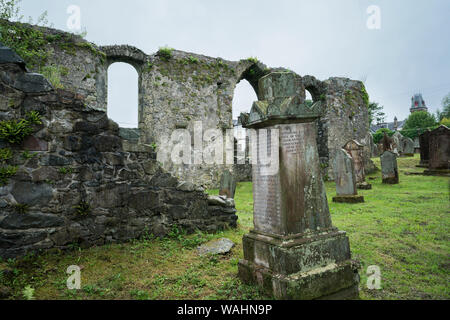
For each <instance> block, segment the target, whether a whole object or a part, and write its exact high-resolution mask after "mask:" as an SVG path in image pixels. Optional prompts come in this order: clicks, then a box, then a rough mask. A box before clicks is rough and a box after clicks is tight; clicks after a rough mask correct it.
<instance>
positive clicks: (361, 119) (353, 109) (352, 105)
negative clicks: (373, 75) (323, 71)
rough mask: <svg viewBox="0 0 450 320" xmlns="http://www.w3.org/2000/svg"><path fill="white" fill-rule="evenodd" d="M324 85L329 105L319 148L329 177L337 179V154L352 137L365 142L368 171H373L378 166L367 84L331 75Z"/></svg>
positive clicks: (322, 118) (323, 119)
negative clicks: (372, 156)
mask: <svg viewBox="0 0 450 320" xmlns="http://www.w3.org/2000/svg"><path fill="white" fill-rule="evenodd" d="M324 84H325V86H326V93H325V103H326V107H325V109H324V112H323V115H322V117H321V119H320V122H321V124H320V126H319V128H320V129H321V132H320V133H321V134H322V136H323V138H322V141H321V143H320V144H321V146H320V147H319V150H320V151H322V153H321V154H320V151H319V154H320V155H321V162H322V167H323V168H327V169H326V173H325V174H326V175H327V176H328V179H330V180H333V179H334V177H333V168H332V167H331V164H332V163H333V161H332V160H333V159H334V155H335V153H336V151H337V150H339V149H341V148H342V147H343V146H344V145H345V144H346V143H347V142H348V141H350V140H356V141H358V142H359V143H360V144H362V145H364V152H363V157H364V163H365V168H366V172H370V171H371V170H373V167H374V166H373V163H372V161H371V160H370V157H371V142H372V140H371V136H370V130H369V121H368V119H369V109H368V103H369V100H368V99H369V98H368V95H367V92H366V90H365V87H364V84H363V83H362V82H361V81H354V80H350V79H346V78H330V79H328V80H326V81H324ZM324 151H325V152H324ZM327 158H328V159H327Z"/></svg>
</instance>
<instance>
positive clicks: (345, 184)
mask: <svg viewBox="0 0 450 320" xmlns="http://www.w3.org/2000/svg"><path fill="white" fill-rule="evenodd" d="M333 169H334V176H335V181H336V193H337V195H338V196H352V195H356V194H357V190H356V176H355V172H354V167H353V160H352V157H350V155H349V154H348V153H347V151H345V150H344V149H340V150H338V151H337V152H336V156H335V158H334V166H333Z"/></svg>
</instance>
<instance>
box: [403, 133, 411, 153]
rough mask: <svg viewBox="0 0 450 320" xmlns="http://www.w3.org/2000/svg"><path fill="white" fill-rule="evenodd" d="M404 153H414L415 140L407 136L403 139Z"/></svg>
mask: <svg viewBox="0 0 450 320" xmlns="http://www.w3.org/2000/svg"><path fill="white" fill-rule="evenodd" d="M403 153H404V154H414V141H413V140H412V139H411V138H408V137H405V138H404V139H403Z"/></svg>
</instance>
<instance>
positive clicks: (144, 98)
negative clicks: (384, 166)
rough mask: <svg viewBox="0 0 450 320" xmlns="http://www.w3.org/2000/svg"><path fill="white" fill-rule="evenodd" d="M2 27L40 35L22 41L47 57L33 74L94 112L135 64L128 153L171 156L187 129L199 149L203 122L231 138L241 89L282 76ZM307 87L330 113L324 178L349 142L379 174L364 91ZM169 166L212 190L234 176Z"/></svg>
mask: <svg viewBox="0 0 450 320" xmlns="http://www.w3.org/2000/svg"><path fill="white" fill-rule="evenodd" d="M0 25H3V26H7V28H10V29H11V30H12V31H13V32H24V31H23V30H29V29H31V30H33V32H37V34H38V35H37V36H36V35H35V36H34V37H32V38H30V39H25V40H24V41H22V42H27V43H28V42H29V43H33V41H34V42H36V43H37V45H36V46H35V47H36V48H42V52H45V54H44V53H42V52H41V51H39V52H40V53H39V55H38V58H39V59H32V58H33V57H31V58H29V57H27V58H29V60H33V62H36V63H34V64H33V65H32V66H30V65H28V67H29V68H30V70H32V71H35V72H43V73H44V74H45V75H46V76H47V77H48V78H49V79H50V80H51V82H52V83H54V82H56V84H57V85H58V86H61V88H64V89H66V90H70V91H73V92H75V93H77V94H79V95H82V96H83V97H84V98H85V103H86V104H87V105H88V106H89V107H90V108H92V109H95V110H101V111H106V109H107V105H106V102H107V82H108V81H107V71H108V67H109V66H110V65H111V64H112V63H115V62H125V63H129V64H131V65H132V66H133V67H134V68H135V69H136V71H137V73H138V77H139V106H138V108H139V112H138V114H139V128H138V130H135V131H134V132H132V133H133V137H132V139H131V140H133V141H132V142H129V138H130V131H126V130H121V133H120V134H121V135H122V136H123V134H125V136H123V137H125V138H126V140H125V142H124V145H123V147H124V150H126V151H142V150H147V149H148V148H149V146H153V147H156V151H157V153H158V154H159V155H162V154H166V152H167V151H170V150H171V149H172V148H173V146H174V145H175V144H176V143H177V142H176V141H172V143H170V142H168V138H170V135H171V134H172V133H173V131H174V130H176V129H188V131H189V132H190V135H191V146H193V145H194V134H193V127H194V124H195V122H196V121H201V122H202V127H203V130H207V129H219V130H221V131H222V132H223V133H225V131H226V130H227V129H229V130H232V129H233V126H232V100H233V95H234V89H235V87H236V84H237V83H238V82H239V81H240V80H242V79H246V80H248V81H249V83H250V84H251V85H252V86H253V88H254V89H255V92H256V94H257V96H260V94H259V92H258V80H259V79H260V78H261V77H262V76H264V75H266V74H268V73H270V72H271V71H276V70H283V69H281V68H279V69H272V68H267V67H266V66H265V65H263V64H262V63H260V62H258V61H256V60H255V59H245V60H240V61H226V60H224V59H221V58H212V57H207V56H203V55H197V54H193V53H187V52H182V51H177V50H171V51H170V52H169V54H167V52H163V51H158V52H157V53H155V54H150V55H148V54H146V53H144V52H142V51H141V50H139V49H138V48H135V47H132V46H127V45H120V46H103V47H97V46H96V45H95V44H92V43H89V42H87V41H85V40H83V39H82V38H80V37H78V36H75V35H72V34H69V33H65V32H62V31H58V30H54V29H49V28H40V27H35V26H30V25H26V24H18V23H10V22H7V21H5V20H0ZM4 29H5V28H2V29H1V30H4ZM8 34H9V33H8ZM2 35H3V34H2ZM8 37H9V36H8ZM36 37H37V38H39V41H37V40H36V39H35V38H36ZM17 39H18V38H17V37H11V38H10V39H9V40H10V41H11V43H12V44H16V45H17V41H18V40H17ZM6 44H8V43H6ZM19 47H20V45H19ZM25 52H27V51H26V50H25ZM41 55H42V56H43V57H41ZM44 58H45V59H44ZM25 60H26V61H27V59H25ZM34 60H36V61H34ZM27 62H28V61H27ZM302 79H303V83H304V86H305V89H307V90H309V91H310V92H311V94H312V96H313V99H314V101H315V102H317V101H322V103H323V105H324V106H325V107H324V112H323V115H322V117H321V118H320V119H319V120H318V123H317V128H318V147H319V155H320V159H321V167H322V170H323V175H324V177H326V178H329V179H332V178H333V174H332V168H330V167H329V164H330V163H332V161H330V160H331V158H332V157H333V154H334V152H335V150H337V149H339V148H341V147H342V146H343V145H344V144H345V143H346V142H347V141H348V140H350V139H354V140H357V141H358V142H359V143H361V144H363V145H365V146H366V147H365V160H366V168H369V167H371V166H373V165H372V164H371V162H370V157H369V153H370V146H369V145H370V136H369V125H368V120H367V119H368V110H367V104H366V102H367V101H366V93H365V89H363V88H364V86H363V84H362V83H361V82H358V81H352V80H350V79H344V78H330V79H329V80H326V81H319V80H317V79H315V78H314V77H312V76H304V77H302ZM54 86H55V83H54ZM302 89H303V88H302ZM250 107H251V106H249V109H250ZM207 146H208V142H205V144H204V145H203V148H204V149H205V148H206V147H207ZM162 158H165V161H162V165H163V167H164V169H166V170H167V171H169V172H171V173H172V174H174V175H175V176H176V177H178V178H180V179H183V180H186V181H189V182H191V183H194V184H196V185H199V186H203V187H205V188H213V187H218V182H219V181H220V177H221V175H222V172H223V170H225V169H228V170H230V169H231V170H232V165H230V164H225V161H224V164H222V165H216V164H206V163H204V162H203V163H202V164H197V165H186V164H181V165H180V164H175V163H173V161H172V160H171V159H170V157H162ZM191 158H193V154H192V155H191ZM369 169H370V168H369Z"/></svg>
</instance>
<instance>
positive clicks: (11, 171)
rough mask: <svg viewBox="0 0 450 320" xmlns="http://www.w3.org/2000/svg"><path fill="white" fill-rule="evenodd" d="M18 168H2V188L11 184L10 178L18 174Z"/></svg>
mask: <svg viewBox="0 0 450 320" xmlns="http://www.w3.org/2000/svg"><path fill="white" fill-rule="evenodd" d="M17 169H18V168H17V167H14V166H4V167H0V186H5V185H7V184H8V183H9V178H11V177H12V176H13V175H15V174H16V173H17Z"/></svg>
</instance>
